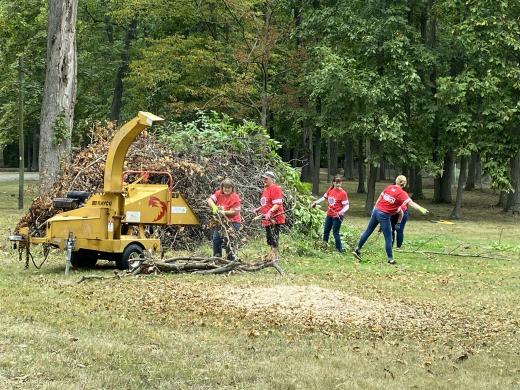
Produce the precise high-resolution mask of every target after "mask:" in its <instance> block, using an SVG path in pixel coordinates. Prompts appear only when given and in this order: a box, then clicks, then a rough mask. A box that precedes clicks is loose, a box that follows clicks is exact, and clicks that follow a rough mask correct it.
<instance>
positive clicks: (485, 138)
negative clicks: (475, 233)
mask: <svg viewBox="0 0 520 390" xmlns="http://www.w3.org/2000/svg"><path fill="white" fill-rule="evenodd" d="M58 3H61V2H58ZM65 3H67V4H69V3H71V4H73V2H65ZM52 10H53V2H52V1H51V2H50V8H48V5H47V1H44V0H19V1H16V2H13V1H7V0H0V16H2V20H4V25H3V28H2V32H1V33H0V52H1V53H2V56H1V57H0V71H1V72H0V74H1V75H2V76H1V78H0V149H2V153H0V163H1V164H13V163H16V161H17V155H16V151H17V136H16V131H15V129H16V117H17V110H16V107H17V93H15V91H17V89H18V87H19V86H18V85H17V67H16V64H17V63H18V57H19V56H20V55H23V56H24V58H25V59H26V60H25V74H26V75H25V87H24V88H25V99H26V101H25V108H26V113H25V119H26V124H25V129H26V135H25V140H26V148H25V149H26V161H27V167H28V168H30V169H36V168H37V167H38V150H39V148H41V147H46V146H44V145H48V144H49V143H50V144H51V145H52V142H53V140H55V137H52V136H49V135H48V131H47V130H48V129H51V130H54V132H56V131H57V130H59V129H62V127H63V126H61V127H60V125H61V124H63V123H66V122H67V121H69V119H70V123H71V124H72V128H71V129H70V128H69V127H70V126H69V127H67V129H68V131H69V133H68V134H70V137H71V142H72V145H80V144H85V143H87V142H88V129H89V127H90V126H91V125H92V123H94V122H95V121H98V120H100V119H104V118H106V119H115V120H125V119H128V118H130V117H133V116H134V115H135V113H136V112H137V111H138V110H146V111H151V112H154V113H157V114H159V115H161V116H163V117H167V118H168V119H169V120H178V121H187V120H192V119H194V118H195V117H196V110H197V109H202V110H215V111H219V112H224V113H226V114H228V115H230V116H231V117H233V118H235V119H236V120H237V121H241V120H242V119H243V118H249V119H253V120H255V121H256V122H258V123H259V124H261V125H262V126H264V127H265V128H267V129H268V131H269V134H270V135H271V137H273V138H274V139H276V140H278V141H279V142H280V143H281V149H280V154H281V155H282V157H283V158H284V159H285V160H286V161H293V162H294V164H295V165H298V166H302V178H303V179H304V180H306V181H309V182H313V190H314V192H318V180H319V168H320V167H322V168H325V167H327V168H328V174H329V177H330V176H332V175H334V174H336V173H337V171H338V170H339V169H341V170H342V172H344V175H345V177H346V178H347V179H354V178H358V181H359V185H358V192H366V193H367V202H366V209H367V212H368V211H370V210H371V209H372V206H373V203H374V200H375V197H376V195H377V194H376V192H375V183H376V181H377V180H380V179H385V178H388V176H389V174H390V173H394V172H400V173H403V174H405V175H406V176H407V177H409V182H410V183H409V190H410V191H411V192H412V193H413V194H414V197H415V198H417V199H420V198H421V197H422V196H423V194H422V176H423V175H429V176H433V177H434V178H435V180H434V185H435V190H434V199H433V200H434V202H449V203H451V202H455V205H454V209H453V213H452V217H454V218H458V217H460V205H461V202H462V193H463V192H462V191H463V189H466V190H472V189H474V188H475V183H476V182H477V178H478V177H479V176H480V175H482V174H486V175H488V176H489V177H490V178H491V182H492V185H493V186H495V187H496V188H497V189H499V190H501V191H503V192H502V196H501V206H502V207H503V208H504V210H513V211H517V212H520V122H519V115H518V109H519V105H518V96H520V94H519V89H520V85H519V84H518V80H519V79H520V67H519V61H520V27H519V25H518V23H517V20H518V17H519V16H520V3H518V2H515V1H510V0H509V1H507V0H506V1H495V2H484V1H466V2H459V1H452V0H450V1H448V0H409V1H388V0H375V1H364V0H352V1H348V2H345V1H334V0H328V1H326V0H313V1H302V0H263V1H259V0H195V1H193V0H180V1H175V2H171V1H164V0H158V1H157V0H154V1H151V0H142V1H138V2H137V1H132V0H117V1H116V0H79V3H78V5H77V23H74V18H66V19H65V20H64V22H63V23H64V25H62V26H61V27H62V28H65V29H66V28H67V27H68V28H69V29H70V28H75V30H76V40H77V61H78V65H77V98H76V101H75V108H74V104H72V108H73V111H74V117H73V122H72V116H71V115H72V114H71V113H70V110H69V109H70V107H71V105H70V104H69V105H67V106H66V107H68V108H67V110H69V111H67V113H64V114H63V115H61V114H59V112H58V111H59V110H58V111H56V112H57V114H56V115H54V116H52V117H49V118H50V119H48V120H47V119H44V120H41V119H40V118H43V116H42V112H43V111H42V102H43V104H44V105H45V104H47V103H45V98H44V96H45V95H46V94H47V93H48V92H45V91H47V89H46V88H47V87H45V89H44V85H45V78H46V74H45V72H46V64H49V63H50V60H49V59H47V60H46V53H47V41H48V39H49V37H48V36H47V30H48V28H47V26H48V20H49V17H50V16H52V12H50V11H52ZM67 23H69V24H70V25H69V26H66V25H65V24H67ZM72 24H74V25H75V26H72ZM49 32H50V34H53V33H52V32H51V30H49ZM68 63H69V64H70V61H69V62H68ZM71 66H72V64H71ZM70 69H71V70H72V68H70ZM69 75H70V76H67V77H68V79H67V81H72V78H73V77H74V76H73V73H69ZM62 81H63V80H62ZM51 85H54V86H55V87H56V83H52V84H51ZM69 95H71V94H69ZM69 98H70V99H74V98H73V97H72V96H69ZM62 109H63V107H62ZM45 118H46V117H45ZM60 118H61V119H60ZM65 119H67V121H66V120H65ZM62 122H63V123H62ZM67 123H68V122H67ZM67 123H66V124H67ZM62 130H63V129H62ZM40 131H41V133H40ZM40 155H41V153H40ZM40 162H41V161H40ZM455 163H457V164H458V167H459V168H460V169H461V172H462V174H461V175H460V176H459V180H458V183H455V182H454V177H453V172H454V164H455ZM466 171H467V174H466ZM452 184H453V185H457V186H458V190H457V191H456V193H452Z"/></svg>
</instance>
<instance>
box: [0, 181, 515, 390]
mask: <svg viewBox="0 0 520 390" xmlns="http://www.w3.org/2000/svg"><path fill="white" fill-rule="evenodd" d="M384 185H385V183H378V189H379V188H382V187H383V186H384ZM345 188H346V189H347V190H348V191H349V195H350V200H351V210H349V211H348V213H347V217H346V219H345V222H344V224H343V226H342V234H343V236H344V240H345V242H346V243H348V244H350V245H352V244H353V243H354V242H355V241H356V240H357V239H358V237H359V234H360V233H361V231H362V230H363V229H364V227H365V226H366V223H367V221H368V217H367V216H365V214H364V212H363V205H364V195H358V194H356V193H355V189H356V188H357V184H356V183H352V182H348V183H346V184H345ZM17 191H18V187H17V182H15V181H7V182H2V183H0V229H1V230H0V231H1V237H0V254H1V267H0V308H1V310H0V388H2V389H17V388H19V389H141V388H143V389H173V388H175V389H182V388H196V389H213V388H219V389H221V388H241V389H352V388H362V389H372V388H388V389H403V388H412V389H414V388H416V389H431V388H435V389H437V388H441V389H443V388H445V389H453V388H464V389H474V388H485V389H518V388H520V365H519V361H520V332H519V331H520V239H519V238H520V218H513V217H511V216H507V215H505V214H503V213H501V212H500V210H499V209H497V208H495V207H494V204H496V202H497V200H498V197H497V195H496V194H494V193H493V192H492V191H490V190H485V191H482V190H478V191H473V192H470V193H465V194H464V204H463V206H464V207H463V219H462V220H461V221H455V224H442V223H435V221H438V220H443V219H447V216H448V215H449V211H450V210H451V208H450V207H448V206H437V205H432V204H431V202H430V200H429V199H426V200H424V201H421V202H420V203H421V204H422V205H424V206H425V207H427V208H428V209H430V210H431V215H430V216H428V217H422V216H419V215H418V214H417V213H415V214H412V215H411V217H410V219H409V222H408V224H407V226H406V232H405V234H406V236H405V245H404V246H403V248H405V249H406V251H404V252H400V253H396V255H395V258H396V260H397V262H398V264H397V266H395V267H394V266H389V265H387V264H386V262H385V254H384V249H383V245H384V243H383V237H382V236H381V237H378V235H377V234H376V233H374V235H373V237H371V238H370V239H369V241H368V242H367V245H366V247H365V248H364V253H363V254H364V258H363V262H361V263H359V264H358V263H356V262H354V259H353V258H352V256H351V255H350V254H337V253H335V252H334V251H333V245H332V243H331V245H330V246H329V247H324V246H323V245H321V244H320V242H313V241H311V240H309V238H307V237H301V236H295V235H287V234H286V235H283V236H282V247H283V249H282V259H281V262H280V265H281V267H282V268H283V269H284V271H285V273H286V275H285V276H279V275H277V274H276V272H275V270H274V269H267V270H263V271H261V272H258V273H251V274H237V275H229V276H223V275H220V276H216V275H215V276H197V275H172V274H163V275H158V276H146V277H139V278H134V277H123V278H121V279H117V278H110V277H111V276H113V275H114V268H113V266H112V265H111V264H109V263H102V262H100V264H99V265H98V267H96V269H94V270H82V271H74V272H73V273H72V274H71V275H69V276H65V275H64V274H63V271H64V254H63V253H60V252H53V253H52V254H51V256H50V257H49V260H48V261H47V263H46V264H44V265H43V267H42V268H41V269H40V270H37V269H36V268H35V267H34V266H33V265H32V264H31V266H30V268H29V269H28V270H24V262H23V261H19V260H18V253H17V252H16V251H13V250H10V249H9V248H10V246H9V243H8V241H7V234H8V229H9V228H11V229H12V228H14V226H15V225H16V222H17V221H18V219H19V218H20V216H21V215H22V213H21V212H19V211H18V210H17V199H16V196H15V195H16V194H17ZM425 193H426V196H427V198H430V199H431V195H432V190H431V188H428V187H427V188H426V190H425ZM29 199H30V193H29V194H28V199H27V200H29ZM199 251H200V254H206V255H207V254H209V253H210V243H209V242H208V243H207V244H206V245H203V246H201V248H200V249H199ZM263 252H265V244H264V243H263V240H262V239H261V238H259V239H258V240H257V241H255V242H252V243H250V244H248V245H247V246H246V247H245V248H243V249H242V250H241V252H240V257H241V258H243V259H245V260H248V259H249V260H253V259H257V258H258V256H259V255H260V254H262V253H263ZM428 252H437V253H428ZM442 253H444V254H442ZM456 254H459V255H466V256H454V255H456ZM34 255H35V261H36V263H39V262H40V261H41V258H42V256H41V252H39V251H38V250H37V248H34ZM468 255H472V256H468ZM83 275H101V276H105V277H107V278H106V279H104V280H87V281H84V282H83V283H78V281H79V280H80V278H81V276H83Z"/></svg>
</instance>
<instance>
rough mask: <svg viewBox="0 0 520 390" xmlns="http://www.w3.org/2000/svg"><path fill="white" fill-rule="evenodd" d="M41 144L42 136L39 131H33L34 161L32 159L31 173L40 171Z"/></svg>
mask: <svg viewBox="0 0 520 390" xmlns="http://www.w3.org/2000/svg"><path fill="white" fill-rule="evenodd" d="M39 143H40V134H38V131H37V129H34V130H33V137H32V159H31V171H33V172H37V171H38V145H39Z"/></svg>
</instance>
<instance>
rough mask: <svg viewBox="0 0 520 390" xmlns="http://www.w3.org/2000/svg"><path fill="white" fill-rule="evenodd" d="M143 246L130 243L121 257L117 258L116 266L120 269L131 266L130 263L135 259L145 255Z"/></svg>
mask: <svg viewBox="0 0 520 390" xmlns="http://www.w3.org/2000/svg"><path fill="white" fill-rule="evenodd" d="M143 253H144V251H143V248H141V246H140V245H137V244H130V245H128V246H127V247H126V248H125V250H124V251H123V254H122V255H121V257H119V258H118V259H117V260H116V267H117V268H118V269H128V268H130V263H131V262H132V261H134V260H137V259H140V258H141V257H142V256H143Z"/></svg>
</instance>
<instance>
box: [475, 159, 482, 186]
mask: <svg viewBox="0 0 520 390" xmlns="http://www.w3.org/2000/svg"><path fill="white" fill-rule="evenodd" d="M481 180H482V163H481V161H480V153H477V167H476V168H475V184H477V185H478V186H479V187H480V189H482V181H481Z"/></svg>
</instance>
